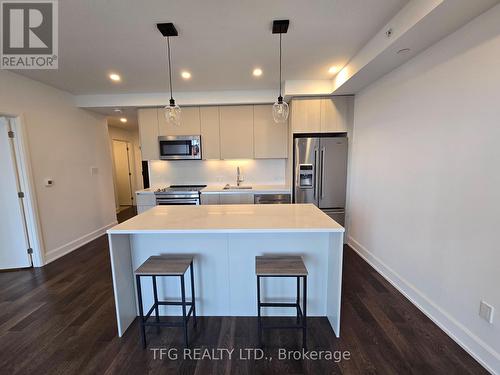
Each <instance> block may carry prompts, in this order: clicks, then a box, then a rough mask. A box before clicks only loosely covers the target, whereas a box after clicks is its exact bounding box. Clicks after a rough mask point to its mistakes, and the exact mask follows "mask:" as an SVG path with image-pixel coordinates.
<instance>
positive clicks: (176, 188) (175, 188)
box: [155, 185, 207, 194]
mask: <svg viewBox="0 0 500 375" xmlns="http://www.w3.org/2000/svg"><path fill="white" fill-rule="evenodd" d="M205 187H207V185H170V186H168V187H164V188H159V189H156V190H155V194H162V193H167V194H168V193H170V194H172V193H178V194H182V193H198V192H200V190H201V189H203V188H205Z"/></svg>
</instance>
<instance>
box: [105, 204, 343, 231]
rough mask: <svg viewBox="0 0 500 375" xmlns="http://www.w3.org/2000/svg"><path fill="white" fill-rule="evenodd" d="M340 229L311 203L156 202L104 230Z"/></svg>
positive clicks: (339, 226)
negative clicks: (190, 203)
mask: <svg viewBox="0 0 500 375" xmlns="http://www.w3.org/2000/svg"><path fill="white" fill-rule="evenodd" d="M255 232H258V233H259V232H260V233H262V232H272V233H279V232H344V228H343V227H342V226H341V225H340V224H338V223H337V222H335V221H334V220H332V219H331V218H330V217H329V216H328V215H326V214H324V213H323V212H322V211H321V210H320V209H319V208H317V207H316V206H314V205H313V204H263V205H253V204H241V205H239V204H238V205H207V206H203V205H202V206H156V207H153V208H152V209H150V210H148V211H146V212H144V213H142V214H140V215H138V216H135V217H133V218H132V219H129V220H127V221H126V222H124V223H121V224H118V225H116V226H114V227H113V228H111V229H108V231H107V233H108V234H141V233H255Z"/></svg>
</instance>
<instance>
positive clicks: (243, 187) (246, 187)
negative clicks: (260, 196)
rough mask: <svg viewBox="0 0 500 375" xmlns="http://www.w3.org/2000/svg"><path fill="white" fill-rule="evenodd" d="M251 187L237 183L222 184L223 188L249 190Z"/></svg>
mask: <svg viewBox="0 0 500 375" xmlns="http://www.w3.org/2000/svg"><path fill="white" fill-rule="evenodd" d="M251 188H252V187H251V186H244V185H240V186H237V185H229V184H227V185H226V186H224V190H249V189H251Z"/></svg>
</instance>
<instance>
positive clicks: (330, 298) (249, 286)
mask: <svg viewBox="0 0 500 375" xmlns="http://www.w3.org/2000/svg"><path fill="white" fill-rule="evenodd" d="M343 232H344V228H342V227H341V226H340V225H339V224H337V223H336V222H335V221H333V220H332V219H330V218H329V217H328V216H327V215H325V214H324V213H323V212H322V211H321V210H319V209H318V208H316V207H315V206H313V205H303V204H300V205H227V206H158V207H155V208H153V209H151V210H148V211H146V212H144V213H143V214H141V215H138V216H136V217H134V218H132V219H130V220H128V221H126V222H124V223H122V224H119V225H117V226H116V227H114V228H112V229H110V230H108V236H109V244H110V255H111V267H112V273H113V288H114V296H115V305H116V315H117V321H118V335H119V336H122V335H123V334H124V332H125V331H126V329H127V328H128V327H129V325H130V324H131V323H132V322H133V321H134V319H135V318H136V316H138V308H137V298H136V296H137V293H136V289H135V278H134V273H133V271H134V270H135V269H136V268H138V267H139V266H140V265H141V264H142V263H143V262H144V261H145V260H146V259H147V258H148V257H149V256H151V255H160V254H190V255H193V256H194V275H195V294H196V310H197V315H198V316H257V286H256V276H255V257H256V256H257V255H271V254H272V255H276V254H288V255H291V254H293V255H301V256H302V257H303V259H304V263H305V265H306V267H307V269H308V272H309V275H308V280H307V284H308V288H307V289H308V290H307V293H308V294H307V312H308V316H326V317H328V320H329V321H330V324H331V325H332V328H333V330H334V332H335V334H336V335H337V337H339V335H340V301H341V282H342V249H343ZM186 276H187V277H186V283H187V285H186V286H187V289H186V293H187V298H188V300H189V296H190V294H189V290H190V288H189V271H187V273H186ZM157 283H158V297H159V299H160V300H161V299H171V300H179V299H180V282H179V278H178V277H158V278H157ZM295 294H296V281H295V279H294V278H290V279H289V278H265V279H263V280H262V292H261V295H262V299H263V301H266V300H270V299H272V300H274V301H279V302H293V301H294V300H295ZM142 296H143V304H144V310H145V311H148V310H149V308H150V307H151V306H152V303H153V292H152V282H151V278H148V277H143V278H142ZM262 312H263V315H264V316H266V315H267V316H271V315H274V316H286V315H291V316H293V315H295V313H296V312H295V310H294V309H291V308H288V309H287V308H264V309H262ZM160 315H180V308H179V307H173V306H160Z"/></svg>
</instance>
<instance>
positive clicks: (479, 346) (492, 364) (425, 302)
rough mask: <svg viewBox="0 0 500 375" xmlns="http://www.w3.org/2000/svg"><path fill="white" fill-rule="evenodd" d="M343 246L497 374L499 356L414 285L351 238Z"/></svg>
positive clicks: (499, 369)
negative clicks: (349, 248) (348, 247)
mask: <svg viewBox="0 0 500 375" xmlns="http://www.w3.org/2000/svg"><path fill="white" fill-rule="evenodd" d="M347 244H348V245H349V246H350V247H351V248H352V249H353V250H354V251H355V252H356V253H358V254H359V256H361V257H362V258H363V259H364V260H365V261H366V262H367V263H368V264H370V265H371V266H372V267H373V268H374V269H375V270H376V271H377V272H378V273H379V274H380V275H382V276H383V277H384V278H385V279H386V280H387V281H388V282H389V283H390V284H392V286H394V287H395V288H396V289H397V290H398V291H399V292H400V293H401V294H403V295H404V296H405V297H406V298H407V299H408V300H410V302H411V303H413V304H414V305H415V306H416V307H417V308H418V309H419V310H420V311H422V312H423V313H424V314H425V315H426V316H427V317H428V318H429V319H431V320H432V321H433V322H434V323H435V324H436V325H437V326H438V327H439V328H441V329H442V330H443V331H444V332H445V333H446V334H447V335H448V336H450V337H451V338H452V339H453V340H454V341H455V342H456V343H457V344H458V345H460V346H461V347H462V348H463V349H464V350H465V351H467V352H468V353H469V354H470V355H471V356H472V357H473V358H474V359H476V361H478V362H479V363H480V364H481V365H482V366H483V367H484V368H486V369H487V370H488V371H489V372H491V373H492V374H497V375H499V374H500V353H498V352H496V351H495V350H494V349H493V348H492V347H490V346H489V345H488V344H486V343H485V342H484V341H482V340H481V339H480V338H479V337H477V336H476V335H475V334H474V333H473V332H471V331H470V330H469V329H467V327H465V326H464V325H463V324H461V323H460V322H458V321H457V320H456V319H454V318H453V317H452V316H451V315H450V314H449V313H447V312H446V311H445V310H443V309H442V308H441V307H439V306H438V305H437V304H436V303H434V302H433V301H432V300H430V299H429V298H428V297H427V296H425V295H424V294H423V293H422V292H421V291H420V290H418V288H417V287H416V286H415V285H413V284H411V283H410V282H408V281H407V280H405V279H404V278H403V277H402V276H400V275H399V274H398V273H397V272H395V271H394V270H392V269H391V268H390V267H389V266H387V265H386V264H385V263H384V262H382V261H381V260H380V259H379V258H378V257H377V256H375V255H374V254H372V253H371V252H370V251H369V250H368V249H366V248H365V247H364V246H362V245H361V244H360V243H359V242H358V241H356V240H355V239H354V238H352V237H351V236H349V237H348V240H347Z"/></svg>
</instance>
